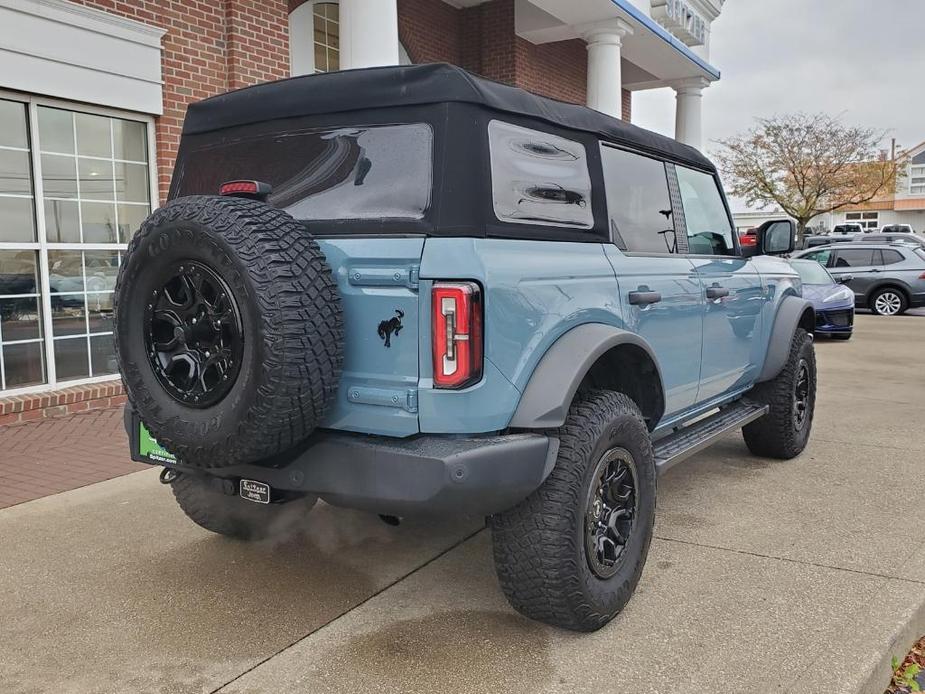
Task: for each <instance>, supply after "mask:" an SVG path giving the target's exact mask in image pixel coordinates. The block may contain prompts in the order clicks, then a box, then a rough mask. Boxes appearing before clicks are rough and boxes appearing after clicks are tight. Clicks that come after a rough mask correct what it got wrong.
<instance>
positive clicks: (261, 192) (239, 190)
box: [218, 181, 272, 200]
mask: <svg viewBox="0 0 925 694" xmlns="http://www.w3.org/2000/svg"><path fill="white" fill-rule="evenodd" d="M271 190H272V188H271V186H270V184H269V183H264V182H262V181H226V182H225V183H222V185H221V186H219V189H218V194H219V195H231V196H234V197H241V198H256V199H258V200H266V198H267V196H268V195H269V194H270V191H271Z"/></svg>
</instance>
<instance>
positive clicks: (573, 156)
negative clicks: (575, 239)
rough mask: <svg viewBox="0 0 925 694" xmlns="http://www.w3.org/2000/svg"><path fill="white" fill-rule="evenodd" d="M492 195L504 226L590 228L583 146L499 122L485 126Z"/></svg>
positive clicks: (591, 216)
mask: <svg viewBox="0 0 925 694" xmlns="http://www.w3.org/2000/svg"><path fill="white" fill-rule="evenodd" d="M488 143H489V149H490V150H491V190H492V201H493V204H494V210H495V216H496V217H497V218H498V219H499V220H501V221H502V222H518V223H522V224H554V225H557V226H570V227H577V228H580V229H590V228H591V227H592V226H594V214H593V212H592V211H591V176H590V174H589V173H588V159H587V155H586V153H585V148H584V145H582V144H581V143H579V142H574V141H572V140H567V139H565V138H564V137H558V136H556V135H551V134H549V133H544V132H540V131H539V130H530V129H529V128H521V127H519V126H516V125H511V124H510V123H505V122H503V121H497V120H493V121H491V122H490V123H489V124H488Z"/></svg>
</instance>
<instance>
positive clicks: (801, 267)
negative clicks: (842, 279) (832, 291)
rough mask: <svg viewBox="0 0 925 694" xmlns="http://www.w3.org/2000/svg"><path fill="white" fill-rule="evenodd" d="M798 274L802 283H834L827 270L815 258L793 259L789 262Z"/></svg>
mask: <svg viewBox="0 0 925 694" xmlns="http://www.w3.org/2000/svg"><path fill="white" fill-rule="evenodd" d="M790 264H791V265H793V269H794V270H796V271H797V274H799V275H800V279H801V280H802V281H803V284H834V283H835V280H833V279H832V276H831V275H830V274H829V272H828V270H826V269H825V268H824V267H822V266H821V265H820V264H819V263H817V262H816V261H815V260H793V261H791V263H790Z"/></svg>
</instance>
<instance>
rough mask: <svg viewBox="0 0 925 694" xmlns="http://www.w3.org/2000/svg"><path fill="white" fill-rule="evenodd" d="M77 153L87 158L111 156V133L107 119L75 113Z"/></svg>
mask: <svg viewBox="0 0 925 694" xmlns="http://www.w3.org/2000/svg"><path fill="white" fill-rule="evenodd" d="M74 120H75V121H76V124H77V153H78V154H83V155H86V156H88V157H106V158H109V157H111V156H112V133H110V132H109V119H108V118H105V117H103V116H94V115H91V114H89V113H77V114H75V116H74Z"/></svg>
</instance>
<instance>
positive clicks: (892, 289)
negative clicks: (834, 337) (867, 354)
mask: <svg viewBox="0 0 925 694" xmlns="http://www.w3.org/2000/svg"><path fill="white" fill-rule="evenodd" d="M793 257H794V258H805V259H807V260H815V261H816V262H818V263H819V264H820V265H822V266H823V267H825V268H826V269H827V270H828V271H829V272H830V273H831V274H832V276H833V277H835V279H836V280H837V279H839V278H841V277H844V276H845V275H850V276H851V279H846V280H845V284H846V285H847V286H848V287H850V288H851V290H852V291H853V292H854V303H855V306H857V307H858V308H869V309H870V310H871V311H873V312H874V313H877V314H879V315H881V316H895V315H898V314H900V313H904V312H905V311H906V310H907V309H910V308H916V307H919V306H925V249H922V248H915V247H912V246H909V245H907V244H903V243H893V244H889V243H882V244H863V245H861V244H854V243H852V244H850V245H849V244H844V245H841V244H839V245H832V246H826V247H824V248H812V249H809V250H805V251H801V252H799V253H795V254H794V255H793Z"/></svg>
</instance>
